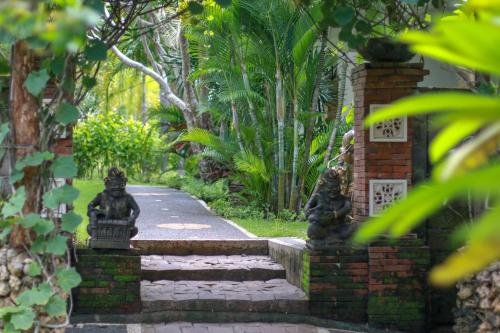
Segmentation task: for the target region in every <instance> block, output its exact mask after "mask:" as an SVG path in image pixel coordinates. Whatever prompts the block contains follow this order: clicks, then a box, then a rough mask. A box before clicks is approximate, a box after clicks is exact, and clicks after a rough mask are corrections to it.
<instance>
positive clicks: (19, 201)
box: [2, 186, 26, 218]
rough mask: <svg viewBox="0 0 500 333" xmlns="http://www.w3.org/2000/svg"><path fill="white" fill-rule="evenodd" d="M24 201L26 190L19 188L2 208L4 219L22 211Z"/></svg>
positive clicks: (22, 187)
mask: <svg viewBox="0 0 500 333" xmlns="http://www.w3.org/2000/svg"><path fill="white" fill-rule="evenodd" d="M25 200H26V189H25V187H24V186H21V187H20V188H18V189H17V191H16V193H15V194H14V195H13V196H12V197H11V198H10V200H9V201H8V202H6V203H5V204H4V206H3V207H2V215H3V217H4V218H6V217H10V216H14V215H16V214H17V213H19V212H20V211H21V209H23V206H24V202H25Z"/></svg>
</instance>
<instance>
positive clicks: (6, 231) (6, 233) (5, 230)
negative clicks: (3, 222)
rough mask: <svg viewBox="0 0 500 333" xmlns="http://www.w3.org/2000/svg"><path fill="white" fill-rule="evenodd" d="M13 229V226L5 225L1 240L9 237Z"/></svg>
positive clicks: (0, 232) (1, 232) (0, 236)
mask: <svg viewBox="0 0 500 333" xmlns="http://www.w3.org/2000/svg"><path fill="white" fill-rule="evenodd" d="M11 231H12V227H5V228H4V229H3V230H2V231H0V240H1V241H3V240H4V239H5V237H7V236H8V235H9V234H10V232H11Z"/></svg>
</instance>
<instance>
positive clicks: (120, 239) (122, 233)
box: [87, 167, 140, 248]
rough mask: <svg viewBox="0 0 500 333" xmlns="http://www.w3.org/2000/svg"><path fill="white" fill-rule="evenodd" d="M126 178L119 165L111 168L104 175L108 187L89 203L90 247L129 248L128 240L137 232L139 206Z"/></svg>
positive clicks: (88, 229) (88, 228)
mask: <svg viewBox="0 0 500 333" xmlns="http://www.w3.org/2000/svg"><path fill="white" fill-rule="evenodd" d="M126 184H127V178H126V177H125V174H124V173H123V171H120V170H119V169H118V168H114V167H113V168H111V169H109V172H108V176H107V177H106V178H104V185H105V187H106V189H105V190H104V191H103V192H101V193H99V194H98V195H97V196H96V197H95V198H94V199H93V200H92V201H91V202H90V203H89V205H88V210H87V215H88V216H89V225H88V227H87V231H88V233H89V235H90V236H91V239H90V247H94V248H129V240H130V238H132V237H134V236H135V235H137V233H138V229H137V227H136V226H135V221H136V219H137V217H138V216H139V213H140V209H139V206H138V205H137V203H136V201H135V200H134V198H133V197H132V196H131V195H130V194H128V193H127V192H125V186H126Z"/></svg>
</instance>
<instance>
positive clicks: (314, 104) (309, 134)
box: [294, 32, 326, 209]
mask: <svg viewBox="0 0 500 333" xmlns="http://www.w3.org/2000/svg"><path fill="white" fill-rule="evenodd" d="M320 39H321V46H320V50H319V59H318V65H317V67H316V74H315V77H314V88H313V89H314V90H313V94H312V100H311V107H310V109H309V115H311V117H309V118H308V119H307V120H306V129H305V138H304V156H303V157H302V163H301V165H300V170H301V173H300V175H299V191H300V195H299V199H298V205H297V207H295V208H294V209H298V208H299V207H300V206H301V205H302V203H301V199H302V195H301V194H302V193H304V191H305V179H306V173H307V172H306V171H307V170H306V169H307V163H308V161H309V157H310V154H311V144H312V139H313V131H314V123H315V120H316V119H315V118H313V117H312V115H314V113H316V111H317V109H318V101H319V93H320V85H321V77H322V76H323V68H324V67H325V53H326V32H322V33H321V37H320Z"/></svg>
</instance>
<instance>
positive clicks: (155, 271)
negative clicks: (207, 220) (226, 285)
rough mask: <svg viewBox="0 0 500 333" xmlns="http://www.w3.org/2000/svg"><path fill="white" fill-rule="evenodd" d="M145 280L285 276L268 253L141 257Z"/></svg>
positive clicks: (235, 279)
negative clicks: (265, 254) (254, 254)
mask: <svg viewBox="0 0 500 333" xmlns="http://www.w3.org/2000/svg"><path fill="white" fill-rule="evenodd" d="M141 265H142V277H143V279H145V280H150V281H155V280H210V281H212V280H230V281H244V280H271V279H275V278H285V277H286V272H285V269H284V268H283V266H282V265H280V264H278V263H277V262H275V261H273V260H272V259H271V258H269V257H268V256H247V255H230V256H225V255H219V256H200V255H190V256H170V255H150V256H142V259H141Z"/></svg>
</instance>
